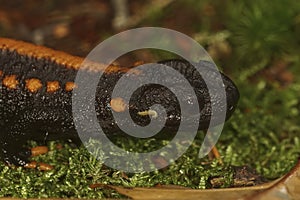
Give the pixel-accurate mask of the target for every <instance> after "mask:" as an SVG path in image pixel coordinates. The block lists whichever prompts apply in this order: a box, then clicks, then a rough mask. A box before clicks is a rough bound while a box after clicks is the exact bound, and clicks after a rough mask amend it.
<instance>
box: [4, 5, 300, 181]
mask: <svg viewBox="0 0 300 200" xmlns="http://www.w3.org/2000/svg"><path fill="white" fill-rule="evenodd" d="M0 5H1V6H0V35H1V37H9V38H15V39H20V40H25V41H29V42H33V43H36V44H40V45H45V46H48V47H51V48H54V49H57V50H62V51H66V52H69V53H71V54H74V55H79V56H85V55H87V54H88V52H89V51H90V50H91V49H93V47H95V46H96V45H97V44H98V43H99V42H101V41H103V40H105V39H106V38H108V37H110V36H112V35H114V34H116V33H119V32H120V31H122V30H127V29H130V28H136V27H144V26H158V27H165V28H170V29H174V30H177V31H180V32H182V33H184V34H186V35H188V36H190V37H192V38H194V39H195V40H196V41H198V42H199V43H200V44H201V45H202V46H203V47H205V49H206V50H207V51H208V53H209V54H210V56H211V57H212V58H213V59H214V61H215V62H216V63H217V65H218V67H219V68H220V70H222V71H224V72H225V73H226V74H228V75H229V76H230V77H231V78H232V79H233V80H234V81H235V82H236V84H237V86H238V88H239V89H240V93H241V99H240V102H239V106H238V109H237V110H236V113H235V114H234V116H233V117H232V119H231V120H230V121H229V122H228V123H226V126H225V129H224V131H223V132H224V134H222V136H221V139H220V141H219V143H218V144H217V146H218V148H219V149H220V152H221V154H222V155H223V158H224V160H225V163H229V164H232V165H244V164H247V165H251V166H252V167H253V168H255V169H256V170H257V171H258V172H259V173H260V174H262V175H263V176H264V177H266V178H270V179H273V178H277V177H279V176H281V175H283V174H284V173H286V172H287V171H289V170H290V169H291V167H292V166H293V165H294V164H295V163H296V161H297V158H298V157H299V155H300V142H299V139H300V124H299V121H300V120H299V119H300V116H299V109H300V103H299V99H300V98H299V97H300V82H299V79H300V76H299V75H300V67H299V66H300V65H299V64H300V58H299V55H300V1H295V0H273V1H260V0H253V1H248V0H239V1H236V0H228V1H223V0H214V1H208V0H201V1H199V0H184V1H183V0H176V1H175V0H164V1H159V0H152V1H149V0H144V1H138V0H88V1H83V0H72V1H71V0H52V1H35V0H27V1H24V0H14V1H4V0H0ZM183 45H184V44H183ZM164 56H165V55H160V54H158V53H156V52H151V51H150V52H149V51H137V52H135V53H134V54H132V55H129V56H128V57H126V58H124V59H123V60H122V64H124V65H130V64H132V63H134V62H136V61H138V60H144V61H157V60H161V59H165V57H164Z"/></svg>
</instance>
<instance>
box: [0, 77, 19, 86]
mask: <svg viewBox="0 0 300 200" xmlns="http://www.w3.org/2000/svg"><path fill="white" fill-rule="evenodd" d="M2 83H3V85H4V86H6V87H7V88H9V89H16V88H17V86H18V84H19V81H18V80H17V76H16V75H8V76H5V78H4V79H3V81H2Z"/></svg>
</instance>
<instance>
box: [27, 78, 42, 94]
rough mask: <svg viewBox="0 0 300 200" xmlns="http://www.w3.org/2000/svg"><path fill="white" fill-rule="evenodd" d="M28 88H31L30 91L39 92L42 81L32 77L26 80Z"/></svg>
mask: <svg viewBox="0 0 300 200" xmlns="http://www.w3.org/2000/svg"><path fill="white" fill-rule="evenodd" d="M25 83H26V88H27V89H28V90H29V92H32V93H34V92H37V91H38V90H39V89H41V88H42V86H43V85H42V82H41V81H40V80H39V79H36V78H31V79H27V80H25Z"/></svg>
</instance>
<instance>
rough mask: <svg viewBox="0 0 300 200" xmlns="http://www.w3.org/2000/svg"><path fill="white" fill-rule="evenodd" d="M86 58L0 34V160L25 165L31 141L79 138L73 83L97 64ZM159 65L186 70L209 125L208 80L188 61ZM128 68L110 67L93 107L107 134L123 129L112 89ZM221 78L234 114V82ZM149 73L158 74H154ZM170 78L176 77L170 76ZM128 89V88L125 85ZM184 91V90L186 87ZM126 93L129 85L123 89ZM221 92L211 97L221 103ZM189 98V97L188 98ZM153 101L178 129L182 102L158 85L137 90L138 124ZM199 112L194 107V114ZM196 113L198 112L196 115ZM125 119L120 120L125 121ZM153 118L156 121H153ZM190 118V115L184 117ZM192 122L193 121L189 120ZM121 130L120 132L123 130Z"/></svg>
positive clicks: (207, 66)
mask: <svg viewBox="0 0 300 200" xmlns="http://www.w3.org/2000/svg"><path fill="white" fill-rule="evenodd" d="M82 61H83V59H82V58H79V57H75V56H71V55H68V54H66V53H63V52H58V51H54V50H52V49H48V48H46V47H40V46H35V45H33V44H29V43H24V42H19V41H15V40H10V39H4V38H0V91H1V93H0V94H1V96H0V158H1V159H3V160H4V161H6V162H7V163H12V164H15V165H25V164H26V163H27V162H28V161H27V158H28V157H29V153H28V151H27V150H24V149H22V146H23V145H24V143H25V142H26V141H27V140H45V139H72V140H73V141H75V142H76V141H79V138H78V135H77V132H76V129H75V126H74V119H73V115H72V92H73V90H74V88H76V87H80V86H78V85H76V84H75V83H74V80H75V77H76V74H77V72H78V70H83V71H84V73H87V75H89V74H92V73H94V71H95V70H102V68H101V66H100V65H99V66H98V68H92V67H89V66H87V67H86V68H82V69H79V67H80V65H81V63H82ZM159 63H162V64H165V65H168V66H171V67H172V68H173V69H175V70H177V71H179V72H180V73H182V74H183V75H184V76H185V78H186V79H187V80H188V81H189V82H190V84H191V85H192V86H193V88H194V91H195V93H196V95H197V99H193V100H192V101H194V102H195V101H197V102H198V103H199V107H200V108H199V109H200V116H201V118H200V121H199V130H200V129H205V128H207V126H208V124H209V122H210V120H213V121H215V124H218V123H219V122H218V119H211V101H210V95H209V94H208V90H207V88H206V85H205V82H204V80H203V79H202V77H201V76H200V74H199V73H197V72H196V70H195V69H193V67H192V65H191V64H190V63H189V62H187V61H184V60H167V61H161V62H159ZM197 65H198V66H200V67H201V68H203V70H204V71H205V73H206V74H208V75H209V76H210V77H212V78H213V77H215V74H216V73H217V72H216V71H215V70H213V69H212V68H211V65H212V64H211V63H209V62H206V61H200V62H199V63H197ZM128 70H129V68H124V67H120V66H113V65H112V66H110V68H109V70H108V71H105V72H104V73H103V76H102V77H101V78H100V81H99V83H98V87H97V90H96V101H95V111H96V113H97V118H98V121H99V124H100V125H101V127H102V129H103V130H104V132H105V133H106V134H112V133H115V134H118V133H120V132H121V131H120V130H119V128H118V125H117V124H116V123H115V121H114V118H113V116H112V112H114V110H113V108H112V107H111V105H110V103H111V93H112V91H113V89H114V85H115V84H116V83H117V81H118V80H119V79H120V77H122V75H124V74H125V73H126V72H127V71H128ZM221 75H222V79H223V83H224V87H225V91H226V101H227V107H226V108H223V107H221V106H220V109H226V112H227V114H226V119H228V118H229V117H230V116H231V114H232V113H233V112H234V109H235V107H236V105H237V102H238V99H239V92H238V89H237V87H236V86H235V84H234V83H233V82H232V81H231V80H230V79H229V78H228V77H227V76H225V75H224V74H222V73H221ZM139 76H142V75H141V74H139V73H137V74H129V75H128V78H132V79H138V78H139ZM151 76H156V75H155V74H152V75H151ZM170 78H172V77H170ZM124 87H126V86H124ZM183 89H184V88H183ZM124 90H125V91H126V89H124ZM218 98H221V97H218V94H213V95H212V101H214V99H215V100H216V103H218V102H217V99H218ZM188 99H189V97H187V100H188ZM153 104H160V105H162V106H163V107H164V108H165V109H166V113H167V118H166V119H165V120H166V123H165V128H164V130H163V131H164V132H174V131H175V132H176V130H177V128H178V125H179V124H180V120H181V117H180V106H179V105H178V101H177V99H176V97H175V96H174V94H173V93H172V92H171V91H170V90H169V89H168V88H165V87H162V86H159V85H146V86H143V87H141V88H139V89H138V90H137V91H136V92H135V93H134V95H133V96H132V98H131V99H130V102H128V109H129V111H130V113H131V115H132V118H133V120H134V122H135V123H136V124H139V125H141V126H145V125H147V124H148V123H149V122H150V120H151V118H150V117H149V116H144V115H141V114H138V113H143V111H145V110H148V109H149V108H150V107H151V106H152V105H153ZM192 114H195V113H193V111H191V115H192ZM196 114H197V113H196ZM126 120H127V119H124V121H122V122H121V123H127V121H126ZM152 120H155V119H152ZM186 120H189V119H186ZM191 123H194V122H191ZM120 134H122V133H120Z"/></svg>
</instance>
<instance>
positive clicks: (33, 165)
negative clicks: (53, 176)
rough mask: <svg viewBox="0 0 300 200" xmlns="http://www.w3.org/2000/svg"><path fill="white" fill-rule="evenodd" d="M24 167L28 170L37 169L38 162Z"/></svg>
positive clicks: (32, 162)
mask: <svg viewBox="0 0 300 200" xmlns="http://www.w3.org/2000/svg"><path fill="white" fill-rule="evenodd" d="M24 167H25V168H28V169H35V168H36V167H37V162H36V161H31V162H30V163H27V164H26V165H25V166H24Z"/></svg>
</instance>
